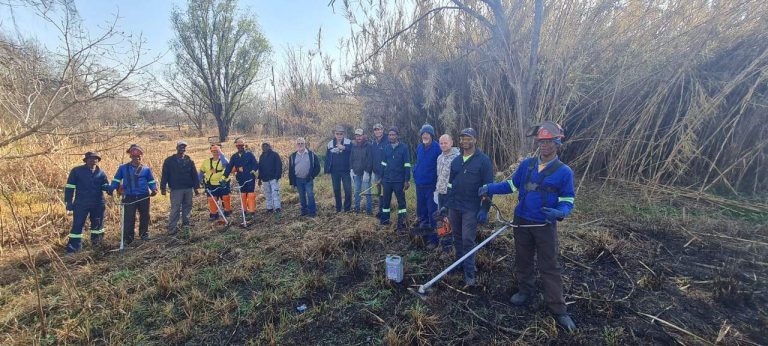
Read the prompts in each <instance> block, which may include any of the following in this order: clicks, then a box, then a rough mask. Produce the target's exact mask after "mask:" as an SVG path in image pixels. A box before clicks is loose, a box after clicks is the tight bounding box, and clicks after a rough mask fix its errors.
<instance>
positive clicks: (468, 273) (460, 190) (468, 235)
mask: <svg viewBox="0 0 768 346" xmlns="http://www.w3.org/2000/svg"><path fill="white" fill-rule="evenodd" d="M459 138H460V145H461V149H462V153H461V156H458V157H456V158H455V159H453V162H451V176H450V178H449V180H448V196H447V199H448V201H447V203H446V205H447V208H448V219H449V220H450V223H451V230H452V234H453V247H454V249H455V250H456V258H461V257H462V256H464V254H466V253H467V252H468V251H469V250H472V248H474V247H475V238H476V236H477V225H478V224H481V225H482V224H484V223H485V222H486V221H488V210H489V209H490V207H491V203H490V200H489V199H481V198H480V196H478V194H477V191H478V189H479V188H480V187H481V186H483V185H485V184H488V183H492V182H493V165H492V164H491V159H490V158H489V157H488V155H486V154H485V153H483V152H482V151H480V150H479V149H477V148H476V147H475V144H476V143H477V132H475V130H474V129H472V128H466V129H464V130H462V131H461V135H460V137H459ZM463 267H464V283H465V284H466V285H467V286H474V285H476V284H477V279H476V277H475V271H476V269H475V256H474V255H472V256H470V257H468V258H467V259H465V260H464V262H463Z"/></svg>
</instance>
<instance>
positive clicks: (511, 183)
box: [507, 179, 517, 192]
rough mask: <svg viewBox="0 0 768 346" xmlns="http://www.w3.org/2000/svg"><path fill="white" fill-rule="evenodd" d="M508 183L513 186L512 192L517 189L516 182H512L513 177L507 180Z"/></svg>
mask: <svg viewBox="0 0 768 346" xmlns="http://www.w3.org/2000/svg"><path fill="white" fill-rule="evenodd" d="M507 184H509V187H511V188H512V192H515V191H517V188H516V187H515V183H513V182H512V179H510V180H507Z"/></svg>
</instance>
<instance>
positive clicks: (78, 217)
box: [65, 122, 575, 331]
mask: <svg viewBox="0 0 768 346" xmlns="http://www.w3.org/2000/svg"><path fill="white" fill-rule="evenodd" d="M399 136H400V131H399V129H398V128H397V127H391V128H389V130H388V132H387V133H386V136H385V135H384V127H383V126H382V125H381V124H376V125H374V126H373V136H372V138H370V140H369V139H368V138H367V137H366V135H365V131H363V130H362V129H356V130H355V131H354V137H353V138H354V139H348V138H346V130H345V128H344V127H343V126H337V127H336V128H335V129H334V138H333V139H332V140H330V141H329V142H328V143H327V145H326V149H327V153H326V157H325V164H324V170H325V173H326V174H330V175H331V181H332V185H333V194H334V200H335V208H336V212H351V211H353V206H352V196H353V193H352V183H353V182H354V197H355V198H354V211H355V212H358V213H362V212H365V213H367V214H370V215H372V214H373V204H374V203H373V201H374V198H373V196H378V207H377V210H376V211H377V212H376V217H377V218H378V221H379V223H380V224H381V225H389V224H390V219H391V214H392V213H393V212H395V213H396V214H397V221H396V222H397V224H396V225H397V226H396V230H397V232H404V231H405V230H406V229H407V228H408V227H407V222H406V221H407V206H406V205H407V203H406V198H405V191H406V190H407V189H409V188H410V182H411V175H412V174H413V182H414V184H415V188H416V214H417V218H416V219H417V226H416V227H415V228H414V229H416V230H419V231H420V234H422V235H423V237H424V239H425V241H426V242H427V244H428V246H429V247H430V248H434V247H436V246H437V245H438V244H439V241H440V237H439V236H438V233H437V232H436V228H437V224H438V222H440V220H446V219H447V221H448V223H449V225H450V230H451V233H450V236H446V237H445V238H446V239H445V240H450V241H446V242H445V243H446V244H445V245H446V246H447V247H444V249H447V248H449V247H450V246H451V245H452V247H453V249H454V250H455V256H456V258H457V259H458V258H461V257H463V256H464V255H465V254H466V253H467V252H469V251H470V250H471V249H473V248H474V247H475V245H476V236H477V230H478V225H481V224H484V223H486V222H487V221H488V213H489V211H490V208H491V204H492V197H493V195H498V194H509V193H515V192H517V193H518V204H517V206H516V208H515V214H514V219H513V227H514V239H515V277H516V279H517V282H518V287H519V290H518V292H517V293H515V294H514V295H513V296H512V297H511V299H510V302H511V303H512V304H514V305H524V304H526V303H527V302H528V301H529V300H530V298H531V296H532V295H533V294H534V293H535V291H536V287H535V279H536V276H535V272H534V258H536V263H537V264H538V269H539V271H540V272H541V275H542V283H543V287H544V298H545V301H546V303H547V306H548V308H549V309H550V311H551V312H552V313H553V314H554V315H555V317H556V321H557V322H558V324H559V325H561V326H562V327H563V328H565V329H567V330H569V331H571V330H574V329H575V325H574V323H573V321H572V319H571V318H570V316H569V315H568V314H567V312H566V305H565V300H564V297H563V287H562V286H563V284H562V277H561V274H560V265H559V263H558V253H559V250H558V239H557V228H556V225H557V222H558V221H560V220H562V219H564V218H565V217H567V216H568V215H569V214H570V213H571V210H572V209H573V205H574V198H575V192H574V188H573V172H572V171H571V169H570V168H569V167H568V166H567V165H565V164H563V163H562V162H561V161H560V160H559V159H558V156H557V150H558V148H559V147H560V146H561V145H562V140H563V138H564V133H563V130H562V128H561V127H560V126H559V125H558V124H556V123H554V122H544V123H541V124H539V125H537V126H535V127H534V128H533V131H532V132H531V133H530V136H533V137H534V138H535V141H536V144H537V146H538V152H539V155H538V156H536V157H532V158H529V159H526V160H524V161H523V162H522V163H521V164H520V166H519V167H518V168H517V170H516V171H515V172H514V173H513V174H512V176H511V177H510V179H508V180H505V181H502V182H498V183H494V181H493V177H494V171H493V164H492V163H491V160H490V158H489V157H488V155H486V154H485V153H483V152H482V151H481V150H480V149H479V148H477V139H478V134H477V132H476V131H475V130H474V129H472V128H466V129H463V130H462V131H461V132H460V134H459V148H460V150H459V148H455V147H454V146H453V138H452V137H451V135H450V134H443V135H442V136H440V137H439V138H437V139H436V137H437V136H436V133H435V129H434V127H432V126H431V125H428V124H427V125H424V126H422V127H421V129H420V131H419V137H420V143H419V145H418V147H417V148H416V159H415V163H414V164H413V166H412V162H411V161H412V160H411V150H410V148H409V147H408V145H407V144H405V143H402V142H401V141H400V137H399ZM295 144H296V151H295V152H293V153H292V154H291V155H290V156H289V158H288V167H289V168H288V177H289V182H290V185H291V186H293V187H295V188H296V190H297V192H298V194H299V202H300V205H301V215H302V216H309V217H315V216H316V215H317V205H316V203H315V196H314V178H315V177H317V176H318V175H319V174H320V161H321V159H320V157H319V156H318V155H317V154H315V153H314V152H312V151H311V150H309V149H308V148H307V143H306V140H305V139H304V138H297V139H296V143H295ZM235 146H236V147H237V152H236V153H234V154H233V155H232V156H231V157H230V159H229V160H227V158H226V156H225V155H224V153H223V152H222V150H221V147H220V146H218V145H212V146H211V147H210V151H211V157H210V158H209V159H207V160H206V161H205V162H203V164H202V165H201V166H200V169H199V170H198V169H196V168H195V167H196V166H195V163H194V162H193V161H192V159H190V158H189V156H187V155H186V154H185V151H186V147H187V143H185V142H183V141H179V142H178V143H177V145H176V154H174V155H172V156H170V157H168V158H167V159H166V160H165V162H164V163H163V171H162V178H161V182H160V186H159V189H160V190H161V193H162V194H163V195H165V194H166V187H170V189H171V196H170V197H171V215H170V217H169V220H168V231H169V233H171V234H173V233H175V232H176V230H177V227H176V226H177V224H178V221H179V219H181V222H182V226H188V225H189V222H190V221H189V214H190V211H191V208H192V196H193V193H194V194H195V195H197V194H199V190H198V189H199V188H198V187H199V186H200V185H202V186H203V187H204V188H205V190H206V194H208V204H209V212H210V219H211V220H212V221H215V220H218V219H219V218H220V217H221V216H224V217H226V216H229V215H230V214H231V213H232V203H231V199H230V194H231V187H230V182H229V179H230V175H233V174H234V175H235V179H236V184H237V190H238V192H239V193H240V201H241V203H242V204H241V205H242V207H243V209H244V212H245V213H246V217H250V218H253V216H254V214H255V209H256V195H255V188H256V185H258V186H261V187H262V189H263V192H264V195H265V199H266V209H267V212H268V213H274V214H275V215H276V216H277V218H279V217H280V214H281V203H280V183H279V179H280V178H281V176H282V170H283V168H282V161H281V159H280V156H279V154H277V153H276V152H274V151H273V150H272V148H271V146H270V145H269V143H264V144H262V154H261V155H260V157H259V159H258V160H257V159H256V157H255V156H254V155H253V153H251V152H250V151H249V150H247V147H246V145H245V142H244V141H243V140H242V139H238V140H236V141H235ZM127 153H128V154H130V157H131V161H130V162H129V163H126V164H123V165H121V166H120V167H119V168H118V170H117V172H116V173H115V177H114V179H112V182H111V183H109V182H108V181H107V177H106V175H105V173H104V172H103V171H101V170H100V169H99V167H98V162H99V161H100V159H101V158H100V156H99V155H98V153H95V152H88V153H86V154H85V157H84V159H83V161H84V162H85V165H83V166H79V167H76V168H74V169H73V170H72V171H71V172H70V175H69V178H68V180H67V185H66V189H65V191H66V192H65V201H66V204H67V209H68V210H73V211H74V221H73V225H72V230H71V232H70V236H69V238H70V239H69V243H68V245H67V251H68V252H76V251H79V250H80V248H81V239H82V229H83V227H84V225H85V221H86V218H88V217H90V224H91V225H90V226H91V241H92V244H93V245H96V244H98V243H99V241H101V239H102V237H103V234H104V228H103V216H104V198H103V195H102V192H106V193H108V194H110V195H111V194H112V192H113V191H114V190H116V189H119V190H121V193H122V195H123V198H122V203H123V205H124V207H125V215H124V227H125V231H124V232H123V234H124V240H125V241H126V242H127V243H130V242H131V241H133V237H134V234H133V228H134V224H135V214H136V211H138V212H139V215H140V216H139V235H140V237H141V238H142V239H144V240H147V239H149V234H148V224H149V197H151V196H154V195H156V194H157V190H158V184H157V183H156V182H155V180H154V178H153V174H152V171H151V169H150V168H149V167H146V166H144V165H142V163H141V157H142V155H143V153H144V152H143V150H142V149H141V147H139V146H138V145H131V147H130V148H129V149H128V151H127ZM374 188H376V190H375V192H373V190H374ZM342 189H343V194H342ZM393 194H394V195H395V198H396V201H397V208H396V209H394V208H393V206H392V201H391V199H392V195H393ZM73 196H74V202H73V201H72V197H73ZM342 197H343V198H342ZM363 197H364V198H365V205H364V206H362V207H361V203H362V199H363ZM461 268H462V269H463V273H464V283H465V285H466V286H474V285H476V284H477V276H476V266H475V259H474V255H472V256H469V257H467V258H466V259H465V260H464V261H463V263H462V266H461Z"/></svg>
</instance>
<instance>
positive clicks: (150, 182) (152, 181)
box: [147, 180, 155, 185]
mask: <svg viewBox="0 0 768 346" xmlns="http://www.w3.org/2000/svg"><path fill="white" fill-rule="evenodd" d="M154 183H155V181H154V180H150V181H148V182H147V185H149V184H154Z"/></svg>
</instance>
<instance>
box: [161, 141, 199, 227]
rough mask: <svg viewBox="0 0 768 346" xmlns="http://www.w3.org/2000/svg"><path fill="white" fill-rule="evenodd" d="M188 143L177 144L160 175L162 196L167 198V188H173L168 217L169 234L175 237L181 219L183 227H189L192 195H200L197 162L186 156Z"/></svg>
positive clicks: (164, 163) (180, 142) (164, 162)
mask: <svg viewBox="0 0 768 346" xmlns="http://www.w3.org/2000/svg"><path fill="white" fill-rule="evenodd" d="M186 151H187V142H184V141H178V142H177V143H176V154H173V155H171V156H169V157H168V158H166V159H165V161H163V171H162V173H160V194H162V195H163V196H165V194H166V193H167V188H168V187H170V188H171V212H170V215H169V216H168V234H169V235H174V234H176V232H177V231H178V229H177V228H176V226H177V224H178V222H179V218H181V226H182V227H189V226H190V221H189V214H190V213H191V212H192V194H193V192H194V195H195V196H196V195H199V194H200V191H199V190H198V186H199V185H200V181H199V179H198V176H197V172H196V168H195V167H196V166H195V162H194V161H192V158H190V157H189V155H186V154H185V152H186Z"/></svg>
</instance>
